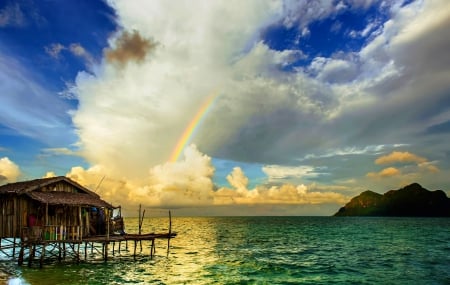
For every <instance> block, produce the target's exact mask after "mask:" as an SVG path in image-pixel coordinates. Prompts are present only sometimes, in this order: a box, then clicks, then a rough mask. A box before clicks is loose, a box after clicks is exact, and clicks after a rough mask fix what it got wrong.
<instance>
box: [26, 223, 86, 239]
mask: <svg viewBox="0 0 450 285" xmlns="http://www.w3.org/2000/svg"><path fill="white" fill-rule="evenodd" d="M81 238H82V237H81V228H80V226H64V225H48V226H34V227H25V228H23V229H22V239H23V241H61V240H81Z"/></svg>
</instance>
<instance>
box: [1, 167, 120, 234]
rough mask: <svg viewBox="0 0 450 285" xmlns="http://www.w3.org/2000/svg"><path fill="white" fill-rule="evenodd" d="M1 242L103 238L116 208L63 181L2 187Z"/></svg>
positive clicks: (54, 179)
mask: <svg viewBox="0 0 450 285" xmlns="http://www.w3.org/2000/svg"><path fill="white" fill-rule="evenodd" d="M0 206H1V213H0V238H5V237H9V238H11V237H21V238H26V239H33V238H36V239H44V240H64V239H69V240H78V239H82V238H84V237H88V236H95V235H104V234H106V230H107V229H108V228H110V227H109V226H108V225H110V221H111V215H112V210H113V209H114V207H113V206H112V205H110V204H109V203H107V202H105V201H103V200H102V199H101V198H100V196H99V195H97V194H96V193H95V192H92V191H90V190H89V189H86V188H85V187H83V186H81V185H80V184H78V183H76V182H75V181H73V180H71V179H69V178H67V177H64V176H58V177H52V178H43V179H35V180H30V181H23V182H17V183H10V184H6V185H3V186H0Z"/></svg>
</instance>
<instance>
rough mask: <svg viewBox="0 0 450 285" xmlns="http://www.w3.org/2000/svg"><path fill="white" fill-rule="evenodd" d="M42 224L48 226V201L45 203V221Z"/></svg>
mask: <svg viewBox="0 0 450 285" xmlns="http://www.w3.org/2000/svg"><path fill="white" fill-rule="evenodd" d="M44 224H45V225H46V226H48V203H46V204H45V221H44Z"/></svg>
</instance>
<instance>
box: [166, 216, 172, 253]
mask: <svg viewBox="0 0 450 285" xmlns="http://www.w3.org/2000/svg"><path fill="white" fill-rule="evenodd" d="M171 235H172V214H171V212H170V210H169V237H168V238H167V256H169V248H170V236H171Z"/></svg>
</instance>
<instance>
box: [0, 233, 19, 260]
mask: <svg viewBox="0 0 450 285" xmlns="http://www.w3.org/2000/svg"><path fill="white" fill-rule="evenodd" d="M0 244H1V240H0ZM14 256H16V237H14V239H13V251H12V257H13V258H14Z"/></svg>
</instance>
